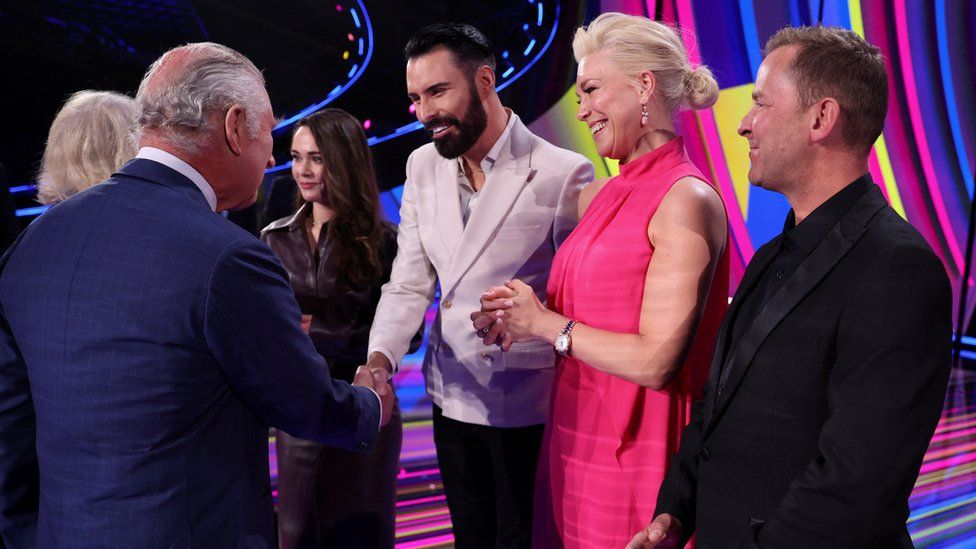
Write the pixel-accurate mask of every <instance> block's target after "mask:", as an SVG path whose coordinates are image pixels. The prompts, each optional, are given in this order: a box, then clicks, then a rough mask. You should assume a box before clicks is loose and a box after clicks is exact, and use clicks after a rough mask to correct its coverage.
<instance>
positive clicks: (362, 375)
mask: <svg viewBox="0 0 976 549" xmlns="http://www.w3.org/2000/svg"><path fill="white" fill-rule="evenodd" d="M392 378H393V365H392V364H390V360H389V359H388V358H386V355H384V354H383V353H376V352H374V353H373V354H372V355H370V356H369V359H367V360H366V364H364V365H362V366H360V367H359V368H357V369H356V376H355V378H353V380H352V384H353V385H354V386H357V387H366V388H367V389H371V390H372V391H373V392H375V393H376V394H377V395H379V397H380V427H383V426H384V425H386V424H387V423H389V422H390V416H391V415H392V414H393V404H394V401H395V399H396V396H395V395H394V393H393V385H391V384H390V380H391V379H392Z"/></svg>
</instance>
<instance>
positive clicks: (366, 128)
mask: <svg viewBox="0 0 976 549" xmlns="http://www.w3.org/2000/svg"><path fill="white" fill-rule="evenodd" d="M372 125H373V121H372V120H370V119H368V118H367V119H366V121H365V122H363V129H364V130H368V129H369V128H370V126H372Z"/></svg>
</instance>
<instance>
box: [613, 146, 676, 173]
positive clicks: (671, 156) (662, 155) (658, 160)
mask: <svg viewBox="0 0 976 549" xmlns="http://www.w3.org/2000/svg"><path fill="white" fill-rule="evenodd" d="M686 159H687V156H686V155H685V147H684V140H682V138H680V137H675V138H674V139H672V140H671V141H668V142H667V143H665V144H663V145H661V146H660V147H658V148H656V149H654V150H653V151H651V152H648V153H646V154H644V155H642V156H639V157H637V158H635V159H634V160H631V161H630V162H628V163H626V164H621V166H620V175H622V176H623V177H624V178H627V179H630V178H634V177H640V176H641V175H643V174H646V173H648V172H658V171H662V170H667V169H669V168H673V167H674V166H677V165H678V164H681V163H682V162H684V161H685V160H686Z"/></svg>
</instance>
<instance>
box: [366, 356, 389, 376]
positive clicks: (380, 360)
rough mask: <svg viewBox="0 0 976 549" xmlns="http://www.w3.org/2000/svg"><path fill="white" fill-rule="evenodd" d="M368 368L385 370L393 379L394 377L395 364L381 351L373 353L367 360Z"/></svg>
mask: <svg viewBox="0 0 976 549" xmlns="http://www.w3.org/2000/svg"><path fill="white" fill-rule="evenodd" d="M366 367H367V368H369V369H370V370H376V369H383V370H385V371H386V373H388V374H389V375H390V376H391V377H392V376H393V363H392V362H390V359H389V357H387V356H386V355H385V354H383V353H381V352H379V351H373V352H372V353H371V354H370V355H369V358H367V359H366Z"/></svg>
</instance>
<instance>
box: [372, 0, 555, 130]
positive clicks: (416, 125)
mask: <svg viewBox="0 0 976 549" xmlns="http://www.w3.org/2000/svg"><path fill="white" fill-rule="evenodd" d="M533 3H534V2H533ZM561 11H562V5H561V4H560V3H559V2H556V13H555V16H554V19H553V25H552V29H551V30H550V31H549V36H548V38H546V43H545V44H543V45H542V47H541V48H539V50H538V51H537V52H536V54H535V57H533V58H532V60H531V61H529V62H528V63H526V64H525V66H524V67H522V69H521V70H520V71H518V72H517V73H515V76H513V77H511V78H509V79H507V80H505V81H504V82H502V83H501V85H499V86H496V87H495V91H496V92H500V91H502V90H504V89H505V88H506V87H508V85H509V84H511V83H512V82H515V81H516V80H518V79H519V78H521V77H522V75H523V74H525V73H526V72H528V70H529V69H531V68H532V67H533V65H535V64H536V63H538V62H539V59H541V58H542V54H544V53H546V51H548V50H549V46H550V45H552V41H553V40H554V39H555V38H556V31H558V30H559V14H560V12H561ZM532 42H533V44H534V43H535V40H533V41H532ZM526 55H528V54H527V53H526ZM503 78H504V76H503ZM423 127H424V125H423V124H421V123H420V122H414V123H413V124H411V125H410V126H404V127H403V128H409V130H403V128H399V129H398V130H396V131H394V132H393V133H390V134H387V135H384V136H382V137H370V138H369V139H367V140H366V143H368V144H369V145H370V146H373V145H379V144H380V143H383V142H384V141H389V140H390V139H393V138H394V137H397V136H400V135H403V134H405V133H408V132H412V131H417V130H419V129H421V128H423ZM401 130H403V131H401Z"/></svg>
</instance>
